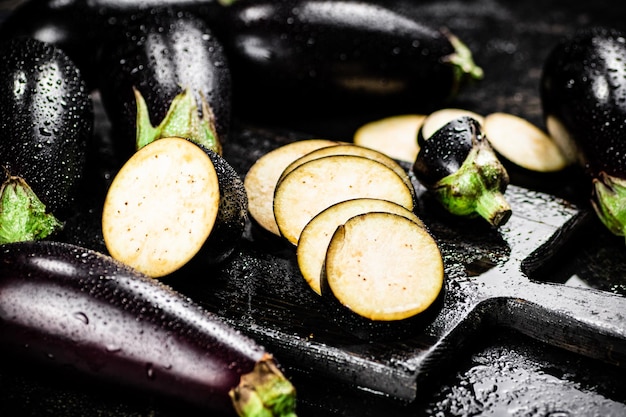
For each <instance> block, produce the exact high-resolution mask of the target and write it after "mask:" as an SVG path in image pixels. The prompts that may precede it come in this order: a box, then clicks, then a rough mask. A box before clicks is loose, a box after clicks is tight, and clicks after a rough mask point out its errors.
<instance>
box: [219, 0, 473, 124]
mask: <svg viewBox="0 0 626 417" xmlns="http://www.w3.org/2000/svg"><path fill="white" fill-rule="evenodd" d="M219 26H220V29H216V30H218V31H219V32H220V33H219V36H220V40H221V41H222V43H223V45H224V47H225V49H226V51H227V55H228V58H229V62H230V63H231V72H232V75H233V94H234V98H233V100H234V101H233V104H234V107H235V108H236V109H237V110H236V111H237V112H240V113H242V114H245V115H247V116H248V117H250V116H252V117H257V118H258V117H259V114H261V115H264V116H265V115H270V116H277V115H279V116H280V117H282V118H284V117H283V116H284V115H285V114H295V115H298V114H300V115H304V117H310V116H311V115H317V114H320V113H321V114H324V115H329V114H330V115H332V114H335V113H336V112H340V114H346V113H352V114H357V113H358V112H361V111H364V110H367V111H373V110H378V111H381V110H384V111H387V112H389V111H399V109H403V110H404V111H408V109H411V110H416V109H425V108H428V109H432V108H434V107H435V106H437V105H438V104H440V103H441V102H443V101H445V100H446V99H449V98H450V97H452V96H454V95H455V94H456V93H457V91H458V90H459V88H461V87H462V86H463V84H465V83H466V82H467V81H468V80H470V79H478V78H481V77H482V70H481V69H480V68H479V67H478V66H476V65H475V64H474V62H473V59H472V54H471V52H470V50H469V49H468V48H467V47H466V46H465V45H464V44H463V43H462V42H461V41H460V40H459V39H458V38H457V37H455V36H453V35H452V34H451V33H449V32H447V31H441V30H436V29H432V28H430V27H428V26H427V25H425V24H424V23H421V22H418V21H416V20H415V19H412V18H409V17H407V16H405V15H403V14H401V13H399V12H396V11H394V10H393V9H392V8H388V7H386V6H384V5H382V4H376V3H374V2H367V1H360V0H353V1H350V0H342V1H329V0H286V1H274V0H248V1H240V2H235V3H234V4H233V5H232V6H230V7H228V9H227V13H226V17H225V18H224V20H223V21H222V22H221V23H220V24H219ZM391 109H395V110H391Z"/></svg>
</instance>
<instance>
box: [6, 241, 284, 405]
mask: <svg viewBox="0 0 626 417" xmlns="http://www.w3.org/2000/svg"><path fill="white" fill-rule="evenodd" d="M0 251H1V257H0V333H1V334H2V338H1V339H0V343H2V344H4V345H6V346H7V347H8V348H14V349H17V350H18V351H20V352H21V353H23V354H26V355H29V356H30V357H31V358H34V359H42V360H45V361H46V362H50V359H51V358H52V359H53V361H54V362H56V363H57V364H59V365H70V366H73V367H75V368H76V369H78V370H80V371H82V372H85V373H87V374H88V375H91V376H94V377H99V378H104V379H108V380H113V381H114V382H115V383H118V384H127V385H129V386H133V387H136V388H138V389H145V390H148V391H151V392H155V393H162V394H165V395H168V396H172V397H174V398H178V399H181V400H185V401H188V402H189V403H192V404H194V405H199V406H202V407H207V408H208V409H211V410H216V411H218V410H219V411H226V412H230V413H233V414H234V411H236V412H237V413H239V415H241V416H249V415H261V414H254V413H256V412H259V411H260V410H263V409H264V408H265V410H263V411H265V412H266V413H267V414H262V415H268V416H294V415H295V411H294V410H295V390H294V388H293V386H292V385H291V383H290V382H289V381H288V380H287V379H286V378H285V377H284V375H283V374H282V373H281V372H280V370H279V369H278V367H277V365H276V364H275V362H274V361H273V359H272V356H271V355H270V354H268V353H267V352H266V351H265V350H264V349H263V348H262V347H260V346H259V345H258V344H257V343H255V342H254V341H253V340H251V339H249V338H247V337H245V336H244V335H242V334H241V333H239V332H238V331H236V330H235V329H233V328H231V327H230V326H228V325H227V324H225V323H224V322H223V321H222V320H221V319H220V318H219V317H217V316H215V315H213V314H211V313H210V312H207V311H205V310H203V309H202V308H200V307H199V306H198V305H197V304H194V302H192V301H191V300H190V299H187V298H186V297H184V296H182V295H180V294H179V293H178V292H176V291H174V290H173V289H171V288H170V287H168V286H166V285H164V284H162V283H161V282H159V281H157V280H154V279H152V278H148V277H146V276H144V275H142V274H139V273H138V272H136V271H135V270H133V269H131V268H129V267H128V266H125V265H123V264H121V263H119V262H117V261H115V260H113V259H112V258H110V257H108V256H105V255H103V254H100V253H98V252H95V251H91V250H88V249H85V248H82V247H79V246H75V245H70V244H65V243H58V242H52V241H35V242H20V243H10V244H6V245H3V246H0ZM264 400H266V401H265V402H264Z"/></svg>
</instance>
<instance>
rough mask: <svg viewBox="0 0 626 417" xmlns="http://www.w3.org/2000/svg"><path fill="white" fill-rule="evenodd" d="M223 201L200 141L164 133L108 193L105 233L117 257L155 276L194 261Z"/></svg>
mask: <svg viewBox="0 0 626 417" xmlns="http://www.w3.org/2000/svg"><path fill="white" fill-rule="evenodd" d="M219 205H220V191H219V181H218V176H217V172H216V170H215V167H214V165H213V163H212V161H211V159H210V158H209V156H208V155H207V154H206V153H205V152H204V150H203V149H202V148H201V147H199V146H197V145H196V144H194V143H192V142H190V141H188V140H186V139H181V138H164V139H159V140H157V141H155V142H152V143H150V144H149V145H146V146H145V147H143V148H142V149H140V150H139V151H137V152H136V153H135V154H134V155H133V156H132V157H131V158H130V159H129V160H128V161H127V162H126V163H125V164H124V166H123V167H122V168H121V169H120V171H119V173H118V174H117V175H116V177H115V178H114V180H113V182H112V183H111V187H110V188H109V191H108V193H107V196H106V199H105V202H104V207H103V213H102V232H103V236H104V241H105V244H106V247H107V250H108V251H109V253H110V254H111V256H112V257H113V258H115V259H117V260H119V261H121V262H123V263H125V264H127V265H130V266H132V267H134V268H135V269H137V270H139V271H141V272H143V273H145V274H146V275H149V276H152V277H161V276H165V275H167V274H169V273H171V272H174V271H175V270H177V269H179V268H180V267H182V266H183V265H185V264H186V263H187V262H189V261H190V260H191V259H192V258H193V257H194V256H195V255H196V253H197V252H198V251H199V250H200V249H201V248H202V246H203V245H204V243H205V241H206V240H207V238H208V236H209V234H210V233H211V231H212V229H213V225H214V224H215V220H216V217H217V214H218V210H219Z"/></svg>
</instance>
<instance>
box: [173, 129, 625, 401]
mask: <svg viewBox="0 0 626 417" xmlns="http://www.w3.org/2000/svg"><path fill="white" fill-rule="evenodd" d="M233 136H234V138H235V139H233V140H232V141H231V142H230V143H229V144H228V145H227V148H226V149H225V155H226V156H227V157H228V158H229V160H231V161H232V162H233V164H234V165H235V166H236V168H237V169H238V170H239V171H240V172H244V173H245V172H246V171H247V169H248V168H249V166H250V165H251V164H252V163H253V162H254V161H255V160H256V158H258V154H259V153H260V154H262V153H264V152H267V151H269V150H270V149H273V148H275V147H277V146H279V145H280V144H283V143H285V142H287V141H290V140H294V136H292V137H290V136H288V135H281V134H279V133H275V132H272V131H267V130H255V129H244V130H242V131H241V132H239V133H238V134H235V135H233ZM252 149H254V150H255V152H250V150H252ZM415 187H416V189H417V190H418V196H419V201H420V205H419V207H418V208H417V209H416V212H417V213H418V215H420V217H421V218H422V219H423V220H424V222H425V223H426V225H427V227H428V228H429V230H430V231H431V233H432V234H433V236H434V237H435V239H436V240H437V242H438V244H439V247H440V249H441V251H442V255H443V259H444V264H445V272H446V282H445V292H444V295H443V297H442V300H441V301H440V303H439V304H437V305H436V306H434V307H433V309H432V310H433V311H429V312H428V314H426V315H425V317H424V318H423V320H421V321H420V322H418V323H417V324H412V325H411V326H408V327H407V328H405V327H402V326H398V328H390V327H391V326H385V328H382V329H381V328H378V326H376V325H374V324H372V325H371V326H369V325H368V324H365V325H362V324H360V323H355V322H354V321H353V320H352V318H351V317H350V316H348V315H346V314H345V313H342V312H340V311H337V310H335V309H333V308H332V307H330V305H329V304H328V303H326V302H325V301H324V300H323V299H322V298H321V297H319V296H317V295H316V294H315V293H314V292H313V291H311V289H310V288H309V287H308V284H306V282H305V280H304V278H303V277H302V276H301V275H300V273H299V270H298V266H297V262H296V259H295V247H294V246H293V245H291V244H290V243H288V242H286V241H283V240H281V239H279V238H277V237H276V236H274V235H271V234H269V233H268V232H266V231H264V230H262V229H261V228H260V227H259V226H257V225H255V224H254V223H253V222H252V221H251V222H250V224H249V227H248V230H247V233H246V236H245V239H244V241H243V242H242V246H241V248H240V249H239V252H238V253H237V254H236V256H234V257H232V258H231V259H230V260H229V261H228V262H227V263H226V264H224V265H222V266H221V267H220V268H219V269H210V268H207V269H205V270H202V269H201V270H197V271H195V270H194V271H189V270H185V271H181V273H180V274H176V275H175V276H174V277H173V278H171V279H170V280H168V283H170V284H171V285H172V286H174V287H175V288H177V289H179V290H180V291H182V292H184V293H186V294H187V295H189V296H191V297H192V298H193V299H194V300H196V301H198V302H199V303H201V304H203V305H204V306H205V307H207V308H208V309H209V310H212V311H216V312H218V313H219V314H220V315H221V316H223V317H224V318H225V319H226V320H228V321H229V322H230V323H232V324H233V325H234V326H236V327H237V328H239V329H241V330H242V331H243V332H245V333H247V334H250V335H251V336H252V337H254V338H255V339H257V340H260V341H261V342H262V343H263V344H265V345H266V346H267V347H268V349H269V350H270V351H272V352H274V353H275V354H276V356H277V357H278V358H280V360H281V362H282V363H283V364H284V365H285V366H288V367H292V368H295V369H298V370H300V371H308V372H314V373H316V374H318V375H322V376H324V377H327V378H331V379H334V380H339V381H341V382H343V383H345V384H347V385H351V386H358V387H361V388H364V389H367V390H370V391H374V392H378V393H381V394H384V395H388V396H391V397H393V398H397V399H398V400H401V401H408V402H410V401H413V400H415V399H416V396H417V393H418V391H419V389H420V384H422V383H426V382H427V381H428V375H429V374H430V373H432V372H433V371H436V370H437V367H438V366H441V365H442V364H444V363H445V362H446V361H447V360H449V358H450V357H451V356H452V355H454V354H455V353H456V352H457V351H458V350H459V349H461V347H462V346H463V345H464V344H465V343H466V342H467V341H468V340H471V338H472V337H473V336H474V335H475V333H476V332H477V331H478V330H479V329H480V328H482V327H483V326H484V325H486V324H487V325H500V326H508V327H511V328H513V329H515V330H517V331H519V332H522V333H524V334H527V335H529V336H531V337H534V338H537V339H539V340H541V341H543V342H546V343H548V344H552V345H555V346H558V347H561V348H564V349H568V350H571V351H574V352H577V353H581V354H584V355H588V356H590V357H593V358H597V359H600V360H603V361H606V362H608V363H611V364H614V365H620V364H622V365H623V364H624V363H626V362H625V361H624V360H625V359H626V317H624V316H622V315H621V312H626V297H623V296H620V295H615V294H611V293H608V292H600V291H594V290H590V289H580V288H574V287H571V286H565V285H562V284H555V283H552V282H542V280H543V279H544V277H542V276H541V275H542V272H541V271H542V269H545V268H544V267H545V266H546V265H548V264H549V263H550V262H551V261H552V258H556V257H559V256H562V252H564V251H566V250H567V247H566V244H567V242H568V241H569V240H570V239H571V236H572V234H574V233H576V232H577V230H578V229H580V228H581V227H585V224H586V222H588V221H589V220H590V218H591V217H592V216H593V214H592V213H590V212H589V211H588V210H587V208H581V207H578V206H575V205H573V204H571V203H569V202H568V201H566V200H563V199H560V198H556V197H554V196H551V195H548V194H545V193H541V192H536V191H530V190H528V189H525V188H522V187H519V186H514V185H513V186H510V187H509V188H508V190H507V193H506V198H507V199H508V200H509V202H510V204H511V206H512V210H513V215H512V217H511V219H510V220H509V222H508V223H507V224H506V225H504V226H503V227H501V228H500V229H494V228H492V227H490V226H489V225H488V224H487V223H486V222H484V221H483V220H482V219H465V218H457V217H453V216H450V215H448V214H447V213H445V212H444V211H443V210H442V209H441V207H440V206H439V205H438V203H437V202H435V201H433V200H432V199H431V198H430V196H429V195H428V193H427V192H425V191H424V189H423V188H422V187H421V186H420V184H419V183H417V182H415ZM398 261H399V262H401V260H398ZM311 370H312V371H311Z"/></svg>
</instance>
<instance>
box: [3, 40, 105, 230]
mask: <svg viewBox="0 0 626 417" xmlns="http://www.w3.org/2000/svg"><path fill="white" fill-rule="evenodd" d="M0 56H2V60H1V61H0V166H1V167H2V169H3V170H4V172H5V174H6V176H7V178H5V179H7V180H9V181H10V186H9V183H8V182H7V183H5V186H3V187H2V196H1V197H0V198H1V199H2V203H3V204H2V207H1V208H0V230H1V233H2V235H3V236H2V237H0V241H2V242H9V241H17V240H26V239H31V238H42V237H45V236H47V235H49V234H51V233H53V232H54V231H56V230H58V228H59V226H60V224H59V223H58V222H57V223H55V224H54V225H52V224H48V226H51V228H48V227H47V226H45V225H43V226H42V224H41V223H40V222H39V220H40V219H41V217H42V216H43V217H47V213H50V214H51V215H53V216H54V217H56V218H57V219H59V220H61V221H62V220H63V219H65V218H66V217H67V216H68V215H69V214H70V213H71V211H72V204H73V202H74V201H75V200H76V198H77V196H78V192H79V186H80V183H81V181H82V178H83V174H84V169H85V163H86V162H85V161H86V148H87V145H88V142H89V141H90V140H91V139H92V135H93V123H94V121H93V118H94V116H93V107H92V101H91V97H90V96H89V94H88V91H87V88H86V84H85V82H84V80H83V78H82V76H81V73H80V71H79V70H78V68H77V67H76V66H75V65H74V63H73V62H72V61H71V60H70V59H69V58H68V56H67V55H66V54H65V53H64V52H63V51H62V50H60V49H59V48H57V47H55V46H54V45H51V44H47V43H45V42H41V41H38V40H35V39H30V38H16V39H13V40H9V41H6V42H3V43H2V44H1V45H0ZM17 178H19V180H18V179H17ZM16 187H18V188H19V189H18V188H16ZM36 200H38V201H36ZM41 204H43V206H41ZM44 207H45V208H44ZM31 209H32V210H31ZM46 222H47V221H46ZM53 223H54V222H53ZM40 227H44V230H41V229H40Z"/></svg>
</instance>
